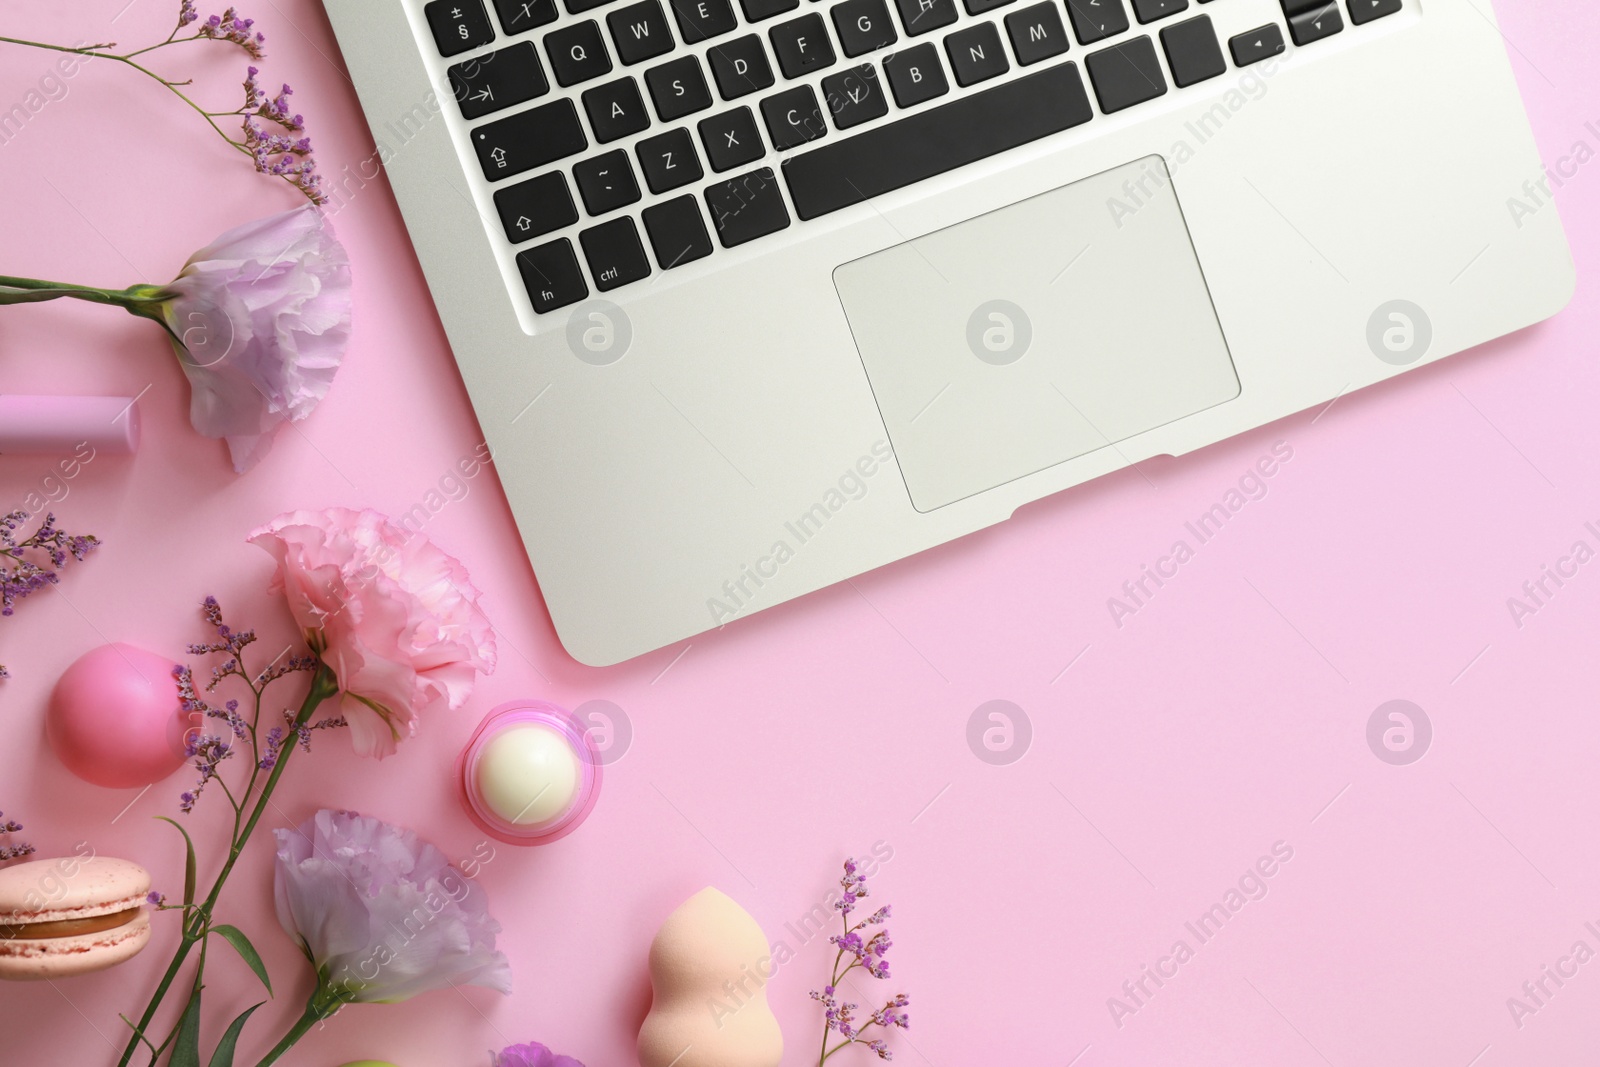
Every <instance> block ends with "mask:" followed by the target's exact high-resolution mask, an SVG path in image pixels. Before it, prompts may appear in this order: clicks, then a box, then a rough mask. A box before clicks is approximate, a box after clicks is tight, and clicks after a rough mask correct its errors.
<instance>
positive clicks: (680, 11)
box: [671, 0, 739, 44]
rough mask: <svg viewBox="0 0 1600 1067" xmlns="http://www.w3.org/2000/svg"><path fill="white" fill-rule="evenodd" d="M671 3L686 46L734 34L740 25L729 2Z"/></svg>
mask: <svg viewBox="0 0 1600 1067" xmlns="http://www.w3.org/2000/svg"><path fill="white" fill-rule="evenodd" d="M671 3H672V13H673V15H675V16H677V19H678V32H679V33H680V34H682V35H683V43H684V44H699V43H700V42H701V41H709V40H711V38H713V37H720V36H722V35H723V34H725V33H732V32H733V31H734V29H735V28H737V27H738V25H739V20H738V19H736V18H734V15H733V5H732V4H731V3H729V2H728V0H671Z"/></svg>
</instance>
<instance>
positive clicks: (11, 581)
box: [0, 509, 100, 678]
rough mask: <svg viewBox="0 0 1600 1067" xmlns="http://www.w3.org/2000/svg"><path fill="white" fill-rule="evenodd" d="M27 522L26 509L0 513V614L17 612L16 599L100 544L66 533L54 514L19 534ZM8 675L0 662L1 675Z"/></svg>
mask: <svg viewBox="0 0 1600 1067" xmlns="http://www.w3.org/2000/svg"><path fill="white" fill-rule="evenodd" d="M27 521H28V513H27V512H26V511H22V510H20V509H19V510H17V511H13V512H11V513H10V514H8V515H4V516H0V616H4V615H10V614H12V613H13V612H14V611H16V604H17V601H19V600H22V599H23V598H25V597H28V596H31V595H32V594H34V593H37V592H38V591H39V590H41V589H43V588H44V587H45V586H47V585H54V584H56V583H57V582H59V581H60V580H61V573H60V572H61V569H62V568H63V567H65V566H66V565H67V561H68V560H77V561H78V562H80V563H81V562H82V561H83V560H84V558H85V557H86V556H88V555H89V553H90V552H93V551H94V550H95V549H97V548H99V547H100V539H99V538H98V537H95V536H94V535H92V534H87V535H78V534H69V533H67V532H66V531H64V530H61V529H59V528H58V527H57V526H56V517H55V515H54V514H46V515H45V517H44V524H43V525H42V526H40V527H39V528H38V529H37V530H35V531H34V532H33V533H32V534H31V535H30V536H27V537H21V538H19V537H18V530H19V528H20V527H21V526H22V524H23V523H25V522H27ZM9 677H11V674H10V672H9V671H7V670H6V668H5V667H4V665H0V678H9Z"/></svg>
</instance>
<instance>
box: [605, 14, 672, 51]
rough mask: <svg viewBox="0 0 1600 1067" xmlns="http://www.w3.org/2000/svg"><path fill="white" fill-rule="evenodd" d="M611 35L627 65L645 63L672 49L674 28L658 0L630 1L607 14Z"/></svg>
mask: <svg viewBox="0 0 1600 1067" xmlns="http://www.w3.org/2000/svg"><path fill="white" fill-rule="evenodd" d="M606 25H607V26H609V27H611V39H612V40H613V41H615V42H616V44H617V58H618V59H620V60H622V63H623V65H624V66H629V67H631V66H633V65H634V64H635V63H643V62H644V61H645V60H647V59H654V58H655V57H656V56H664V55H666V54H667V53H668V52H670V51H672V31H671V30H670V29H668V28H667V16H666V13H665V12H664V11H662V10H661V4H660V3H659V0H644V2H643V3H639V4H629V5H628V6H627V7H624V8H619V9H618V10H616V11H613V12H612V13H611V14H609V15H607V16H606Z"/></svg>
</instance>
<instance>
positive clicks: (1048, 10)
mask: <svg viewBox="0 0 1600 1067" xmlns="http://www.w3.org/2000/svg"><path fill="white" fill-rule="evenodd" d="M1006 34H1007V36H1009V37H1010V38H1011V50H1012V51H1013V52H1015V53H1016V54H1017V62H1018V63H1021V64H1022V65H1023V66H1024V67H1026V66H1028V65H1029V64H1030V63H1037V62H1039V61H1040V60H1044V59H1049V58H1051V57H1052V56H1059V55H1060V54H1061V53H1062V52H1065V51H1066V50H1067V48H1068V43H1067V28H1066V26H1064V25H1062V23H1061V12H1060V11H1058V10H1057V7H1056V4H1055V3H1054V2H1046V3H1043V4H1035V5H1034V6H1033V7H1025V8H1023V9H1022V10H1021V11H1013V12H1012V13H1011V14H1009V15H1007V16H1006Z"/></svg>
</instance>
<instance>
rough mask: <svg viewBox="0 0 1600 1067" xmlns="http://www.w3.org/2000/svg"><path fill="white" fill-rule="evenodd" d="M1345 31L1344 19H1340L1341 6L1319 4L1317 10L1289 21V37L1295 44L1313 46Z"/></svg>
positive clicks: (1296, 16) (1328, 3)
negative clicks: (1316, 42)
mask: <svg viewBox="0 0 1600 1067" xmlns="http://www.w3.org/2000/svg"><path fill="white" fill-rule="evenodd" d="M1342 29H1344V19H1342V18H1340V17H1339V5H1338V4H1336V3H1332V2H1327V3H1319V4H1318V5H1317V6H1316V7H1315V8H1313V9H1312V10H1310V11H1307V12H1305V13H1304V14H1302V15H1295V16H1294V17H1293V18H1291V19H1290V20H1289V36H1290V37H1293V38H1294V43H1295V44H1301V45H1305V44H1311V43H1312V42H1313V41H1320V40H1322V39H1323V38H1324V37H1332V36H1333V35H1334V34H1336V33H1338V32H1339V31H1340V30H1342Z"/></svg>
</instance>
